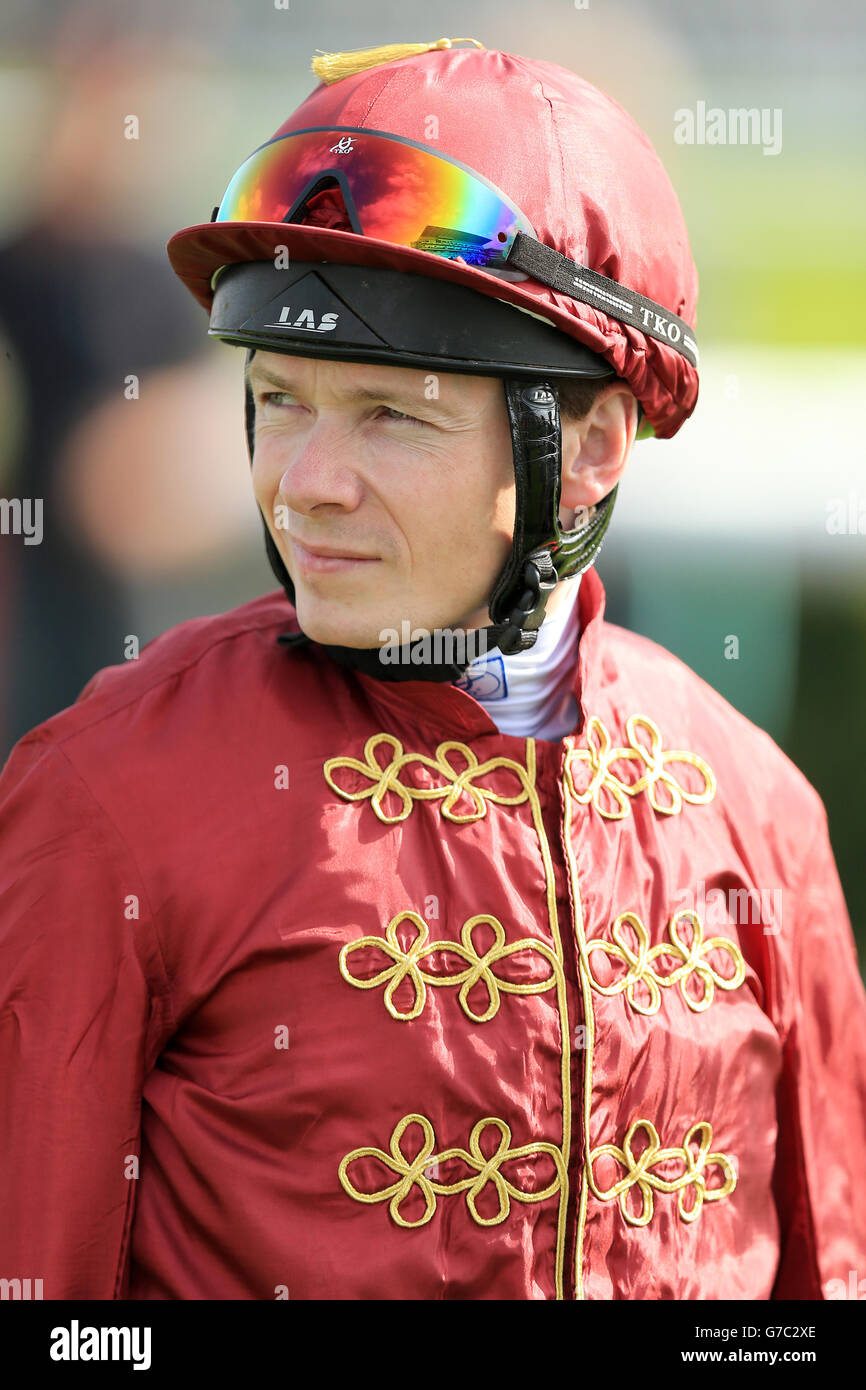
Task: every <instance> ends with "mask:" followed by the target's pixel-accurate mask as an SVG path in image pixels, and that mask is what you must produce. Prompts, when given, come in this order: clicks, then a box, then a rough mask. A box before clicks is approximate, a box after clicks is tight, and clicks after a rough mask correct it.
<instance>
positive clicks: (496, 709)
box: [454, 575, 581, 740]
mask: <svg viewBox="0 0 866 1390" xmlns="http://www.w3.org/2000/svg"><path fill="white" fill-rule="evenodd" d="M580 578H581V577H580V575H574V576H573V577H572V578H571V579H564V580H561V581H560V583H561V585H562V587H563V588H564V589H566V590H567V593H566V594H565V595H564V596H563V598H562V599H561V600H560V603H559V605H558V607H557V608H555V609H554V611H553V612H552V613H549V614H548V615H547V617H546V618H545V619H544V622H543V623H542V625H541V627H540V628H539V630H538V638H537V640H536V643H535V646H534V647H530V648H529V650H528V651H525V652H516V653H515V654H514V655H513V656H505V655H504V654H503V653H502V652H500V651H499V650H498V649H494V650H492V651H489V652H486V653H484V654H482V655H481V656H479V657H477V658H476V659H475V661H473V662H472V663H471V664H470V665H469V666H468V667H467V668H466V670H465V671H464V673H463V675H462V676H461V678H460V680H458V681H454V685H456V686H457V688H458V689H459V690H465V691H466V692H467V694H469V695H471V696H472V698H473V699H475V700H477V701H478V703H479V704H480V705H483V706H484V708H485V710H486V711H487V713H488V714H489V715H490V718H491V719H492V720H493V722H494V724H495V725H496V727H497V728H498V729H499V730H500V732H501V733H503V734H513V735H516V736H517V737H520V738H544V739H554V740H558V739H561V738H563V737H564V736H565V735H566V734H570V733H572V732H573V730H574V728H575V726H576V725H577V722H578V714H579V711H578V707H577V701H576V700H575V698H574V694H573V691H572V687H573V685H574V675H575V667H576V665H577V639H578V635H579V631H580V618H579V613H578V604H577V592H578V589H579V588H580Z"/></svg>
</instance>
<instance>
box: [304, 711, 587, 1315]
mask: <svg viewBox="0 0 866 1390" xmlns="http://www.w3.org/2000/svg"><path fill="white" fill-rule="evenodd" d="M382 744H385V745H386V746H387V747H388V748H389V749H390V752H391V760H390V762H389V763H388V765H387V766H386V767H382V765H381V764H380V763H379V762H378V761H377V759H376V756H375V754H376V750H377V749H378V748H379V747H380V746H381V745H382ZM452 752H458V753H460V754H461V755H462V757H463V758H464V759H465V761H466V767H465V769H464V770H463V772H455V770H454V768H453V767H452V766H451V763H450V762H449V760H448V755H449V754H450V753H452ZM410 763H420V764H421V765H422V766H424V767H427V768H429V769H431V771H435V772H437V773H439V774H440V775H441V776H443V777H444V778H445V779H446V785H445V786H441V787H414V786H412V785H409V786H406V785H404V783H403V782H402V781H401V780H400V774H401V773H402V771H403V769H404V768H405V767H407V766H408V765H409V764H410ZM346 767H348V768H352V769H353V770H354V771H355V772H357V773H360V774H361V775H362V776H364V777H366V778H367V779H368V780H369V782H370V783H371V785H370V786H369V787H363V788H361V790H360V791H356V792H349V791H345V790H344V789H343V788H342V787H340V786H339V784H338V783H337V782H336V781H335V780H334V777H333V771H334V770H335V769H337V768H346ZM498 768H504V769H506V770H507V771H509V772H513V773H514V775H515V776H516V778H517V780H518V782H519V784H520V791H519V792H518V793H517V794H516V795H514V796H503V795H502V794H501V793H498V792H493V791H490V790H488V789H487V788H485V787H482V786H478V785H476V783H477V781H478V779H479V778H481V777H483V776H484V775H485V774H486V773H488V772H493V771H495V770H496V769H498ZM323 770H324V774H325V780H326V781H327V783H328V786H329V787H330V788H331V790H332V791H334V792H336V794H337V795H338V796H340V797H342V798H343V799H344V800H347V801H363V800H365V799H366V798H367V797H369V798H370V800H371V804H372V807H373V811H374V812H375V814H376V816H377V817H378V818H379V820H380V821H382V822H383V824H385V825H394V824H396V823H398V822H399V821H403V820H405V819H406V818H407V816H409V815H410V814H411V811H412V807H413V803H414V802H415V801H417V800H436V799H442V805H441V807H440V811H441V814H442V815H443V816H445V817H446V819H448V820H450V821H453V822H455V823H457V824H462V823H464V822H467V821H475V820H480V819H481V817H483V816H485V815H486V814H487V805H488V803H489V802H494V803H496V804H497V805H500V806H519V805H521V804H522V803H523V802H525V801H528V802H529V806H530V811H531V814H532V824H533V827H534V829H535V833H536V836H537V838H538V843H539V848H540V850H541V859H542V864H543V866H544V882H545V899H546V903H547V917H548V923H549V926H550V934H551V939H552V941H553V954H554V956H555V957H556V961H557V970H556V979H555V986H556V1003H557V1009H558V1011H559V1019H560V1088H561V1095H562V1143H561V1145H560V1146H559V1147H558V1149H556V1151H555V1152H556V1159H555V1161H556V1164H557V1172H558V1173H559V1175H560V1185H559V1188H558V1191H559V1213H558V1216H557V1226H556V1256H555V1267H554V1284H555V1288H556V1297H557V1299H562V1298H563V1297H564V1294H563V1266H564V1262H565V1237H566V1223H567V1215H568V1190H569V1188H568V1167H567V1161H568V1154H569V1152H570V1149H571V1055H570V1049H571V1028H570V1024H569V1019H568V997H567V994H566V985H565V971H564V968H563V954H562V936H561V933H560V929H559V917H558V914H557V908H556V879H555V876H554V870H553V860H552V858H551V854H550V846H549V844H548V841H547V835H546V833H545V829H544V821H543V818H542V813H541V801H540V799H539V796H538V791H537V788H536V785H535V771H536V761H535V740H534V739H532V738H528V739H527V740H526V766H525V767H522V766H521V764H520V763H517V762H514V761H513V760H512V759H511V758H504V757H498V758H489V759H488V760H487V761H486V762H484V763H479V762H478V759H477V757H476V756H475V754H474V753H473V751H472V749H471V748H469V747H468V745H467V744H465V743H458V742H456V741H455V740H448V741H446V742H444V743H440V744H439V745H438V747H437V749H436V756H435V758H429V757H427V756H426V755H425V754H422V753H404V751H403V745H402V743H401V742H400V740H399V739H397V738H395V737H394V736H393V735H392V734H385V733H379V734H371V735H370V737H369V738H368V739H367V741H366V743H365V744H364V761H363V762H361V761H360V760H359V759H357V758H348V757H336V758H329V759H328V760H327V762H326V763H325V764H324V769H323ZM389 791H391V792H393V793H394V794H395V795H396V796H397V797H398V798H399V801H400V806H401V809H400V811H399V813H397V814H396V815H388V813H387V812H386V811H385V808H384V804H383V802H384V798H385V796H386V795H387V793H388V792H389ZM461 792H466V793H468V795H469V796H470V797H471V799H472V803H473V807H474V809H473V811H472V812H470V813H468V814H463V815H460V814H457V813H455V811H454V809H453V808H454V806H455V804H456V802H457V799H458V797H459V796H460V794H461ZM534 944H535V945H536V946H537V944H538V943H534ZM344 963H345V962H344ZM407 973H408V972H407ZM356 983H357V982H356ZM364 983H365V984H367V983H368V982H366V981H365V982H364ZM499 983H500V988H502V987H503V985H502V982H501V981H500V982H499ZM422 984H423V981H422ZM416 988H417V985H416ZM416 1003H417V997H416ZM410 1118H411V1117H410ZM494 1123H497V1124H501V1123H502V1122H501V1121H495V1122H494ZM476 1128H477V1127H476ZM474 1132H475V1131H473V1133H474ZM393 1143H394V1141H393V1139H392V1156H393V1153H394V1149H393ZM536 1147H537V1146H536ZM548 1147H549V1148H550V1149H551V1153H552V1152H553V1149H552V1146H548ZM545 1151H546V1150H545ZM358 1152H359V1153H360V1152H366V1151H364V1150H359V1151H358ZM376 1152H380V1151H378V1150H377V1151H376ZM519 1152H522V1150H515V1153H519ZM563 1155H565V1157H563ZM346 1161H347V1160H344V1162H346ZM395 1161H396V1158H395ZM401 1161H402V1160H401ZM404 1177H405V1174H404ZM341 1181H342V1175H341ZM424 1181H425V1182H429V1181H430V1180H429V1179H426V1178H425V1179H424ZM419 1185H421V1187H422V1191H424V1193H425V1198H426V1196H427V1192H426V1189H425V1188H424V1187H423V1184H419ZM343 1186H344V1187H345V1183H343ZM397 1186H398V1187H399V1184H398V1185H397ZM410 1186H411V1184H410ZM584 1188H585V1184H584ZM346 1190H347V1191H348V1190H349V1189H348V1188H346ZM407 1190H408V1189H407ZM395 1191H396V1189H395ZM358 1200H366V1201H375V1200H380V1199H377V1198H376V1197H375V1196H373V1197H369V1196H367V1197H365V1196H363V1195H359V1198H358ZM533 1200H539V1198H537V1197H535V1198H533ZM581 1200H582V1201H583V1202H584V1203H585V1200H586V1193H585V1191H584V1193H583V1195H582V1198H581ZM398 1205H399V1202H398ZM431 1214H432V1212H431ZM392 1215H393V1212H392ZM401 1224H402V1223H401Z"/></svg>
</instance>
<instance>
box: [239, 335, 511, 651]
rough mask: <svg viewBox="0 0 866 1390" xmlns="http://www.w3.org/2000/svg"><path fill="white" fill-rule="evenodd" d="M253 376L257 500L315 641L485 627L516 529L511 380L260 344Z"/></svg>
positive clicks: (354, 641)
mask: <svg viewBox="0 0 866 1390" xmlns="http://www.w3.org/2000/svg"><path fill="white" fill-rule="evenodd" d="M249 379H250V385H251V387H252V390H253V395H254V398H255V403H256V427H255V451H254V458H253V486H254V489H255V495H256V500H257V502H258V504H259V506H260V507H261V510H262V514H263V516H264V517H265V521H266V523H267V526H268V529H269V530H270V533H271V536H272V537H273V540H274V543H275V545H276V547H277V549H278V550H279V552H280V555H281V557H282V559H283V562H284V564H285V566H286V568H287V570H288V571H289V574H290V575H291V577H292V582H293V584H294V587H295V595H296V605H297V611H298V620H299V622H300V625H301V627H302V628H303V630H304V631H305V632H306V633H307V635H308V636H309V637H311V638H312V639H313V640H314V641H318V642H323V643H329V644H334V645H338V646H349V647H374V646H379V645H380V644H381V642H382V641H383V640H384V639H383V637H382V635H381V634H382V633H383V632H384V630H385V629H388V628H390V629H395V630H396V631H397V633H398V634H399V633H400V625H401V623H402V621H403V620H404V619H405V620H407V621H408V622H409V623H410V624H411V626H412V627H413V628H415V627H420V628H426V629H427V630H429V631H432V630H433V629H435V628H437V627H440V628H443V627H463V628H470V627H478V626H483V625H484V624H486V623H487V622H488V621H489V617H488V612H487V599H488V597H489V594H490V591H491V589H492V587H493V584H494V582H495V580H496V578H497V576H498V574H499V572H500V571H501V569H502V567H503V565H504V564H505V562H506V560H507V558H508V555H509V553H510V550H511V538H512V535H513V531H514V513H515V485H514V467H513V463H512V453H511V432H510V429H509V426H508V415H507V411H506V406H505V393H504V391H503V386H502V382H501V381H500V380H498V379H497V378H493V377H474V376H464V375H458V374H453V373H442V374H438V375H433V374H431V373H428V372H423V371H416V370H415V369H414V368H407V367H386V366H374V365H371V364H368V363H349V362H328V361H317V360H314V359H312V358H307V357H289V356H287V355H285V354H283V353H274V352H261V351H257V352H256V354H255V356H254V357H253V360H252V362H251V364H250V374H249ZM325 552H327V553H325Z"/></svg>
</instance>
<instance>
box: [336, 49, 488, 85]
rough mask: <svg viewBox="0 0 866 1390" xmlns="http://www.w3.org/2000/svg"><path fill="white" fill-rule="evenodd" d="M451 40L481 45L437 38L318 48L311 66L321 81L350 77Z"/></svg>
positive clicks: (426, 50) (427, 50) (423, 51)
mask: <svg viewBox="0 0 866 1390" xmlns="http://www.w3.org/2000/svg"><path fill="white" fill-rule="evenodd" d="M453 43H474V44H475V47H476V48H483V47H484V44H483V43H479V42H478V40H477V39H437V40H436V42H435V43H386V44H385V45H384V46H383V47H382V48H356V49H353V50H352V52H351V53H323V52H322V50H321V49H320V48H319V49H317V50H316V56H315V57H314V58H313V60H312V62H311V64H310V67H311V68H312V70H313V72H314V73H315V74H316V76H317V77H318V78H319V80H320V81H322V82H339V81H340V78H341V77H351V76H352V74H353V73H355V72H363V71H364V70H365V69H366V68H376V67H378V66H379V64H380V63H393V61H394V59H395V58H411V57H412V56H413V55H414V54H416V53H429V52H430V50H431V49H434V48H450V47H451V45H452V44H453Z"/></svg>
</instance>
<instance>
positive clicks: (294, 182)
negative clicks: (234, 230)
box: [215, 126, 535, 267]
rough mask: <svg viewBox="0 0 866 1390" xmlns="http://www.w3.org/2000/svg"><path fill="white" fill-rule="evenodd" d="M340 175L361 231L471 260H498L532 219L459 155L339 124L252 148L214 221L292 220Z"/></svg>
mask: <svg viewBox="0 0 866 1390" xmlns="http://www.w3.org/2000/svg"><path fill="white" fill-rule="evenodd" d="M329 184H330V185H334V184H338V185H339V186H340V187H341V189H342V192H343V196H344V200H345V202H346V206H347V210H348V212H349V216H350V218H351V220H352V223H353V225H354V226H355V229H356V231H358V232H360V233H363V235H364V236H369V237H376V238H378V239H379V240H381V241H390V242H394V243H395V244H396V245H398V246H410V247H413V248H415V249H416V250H418V251H430V252H432V253H433V254H434V255H437V256H445V257H446V258H448V259H454V258H455V257H457V256H460V257H462V258H463V260H465V261H466V262H467V263H468V264H469V265H479V266H485V267H496V266H501V265H503V264H504V262H505V258H506V257H507V255H508V252H509V250H510V249H511V244H512V242H513V241H514V237H515V235H516V234H517V232H518V231H524V232H527V233H529V235H531V236H534V235H535V233H534V231H533V228H532V225H531V223H530V222H529V221H528V219H527V218H526V217H524V216H523V214H522V213H521V212H520V210H519V209H518V208H516V207H515V206H514V204H513V203H512V202H510V200H509V199H508V198H506V197H505V195H504V194H503V193H501V192H500V191H499V189H497V188H494V186H493V185H492V184H490V183H488V182H487V181H486V179H483V178H481V176H480V175H479V174H476V173H474V172H473V171H472V170H471V169H467V168H466V167H465V166H463V165H462V164H457V163H455V162H454V161H453V160H450V159H445V158H444V157H443V156H442V155H439V154H437V153H436V152H435V151H434V150H430V149H428V148H427V147H426V146H424V145H418V144H416V143H415V142H414V141H412V140H406V139H404V138H403V137H402V136H397V135H383V134H382V133H381V132H379V131H375V132H374V131H368V130H358V129H354V128H352V127H349V126H342V127H340V126H337V127H334V128H333V129H328V130H319V129H316V130H302V131H293V132H292V133H291V134H289V135H283V136H280V137H278V138H277V139H276V140H271V141H269V143H268V144H267V145H263V146H262V147H261V149H258V150H256V151H255V153H254V154H251V155H250V157H249V159H248V160H246V161H245V163H243V164H242V165H241V167H240V169H238V171H237V173H236V174H235V176H234V178H233V179H232V181H231V183H230V184H229V186H228V188H227V189H226V193H225V197H224V198H223V200H222V203H221V204H220V207H219V210H218V212H217V215H216V218H215V221H217V222H288V221H292V220H296V219H297V216H298V214H299V212H300V210H301V209H302V208H303V204H304V201H305V200H306V199H307V198H309V197H310V196H311V195H312V193H314V192H317V191H318V189H319V188H320V187H326V186H328V185H329Z"/></svg>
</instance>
